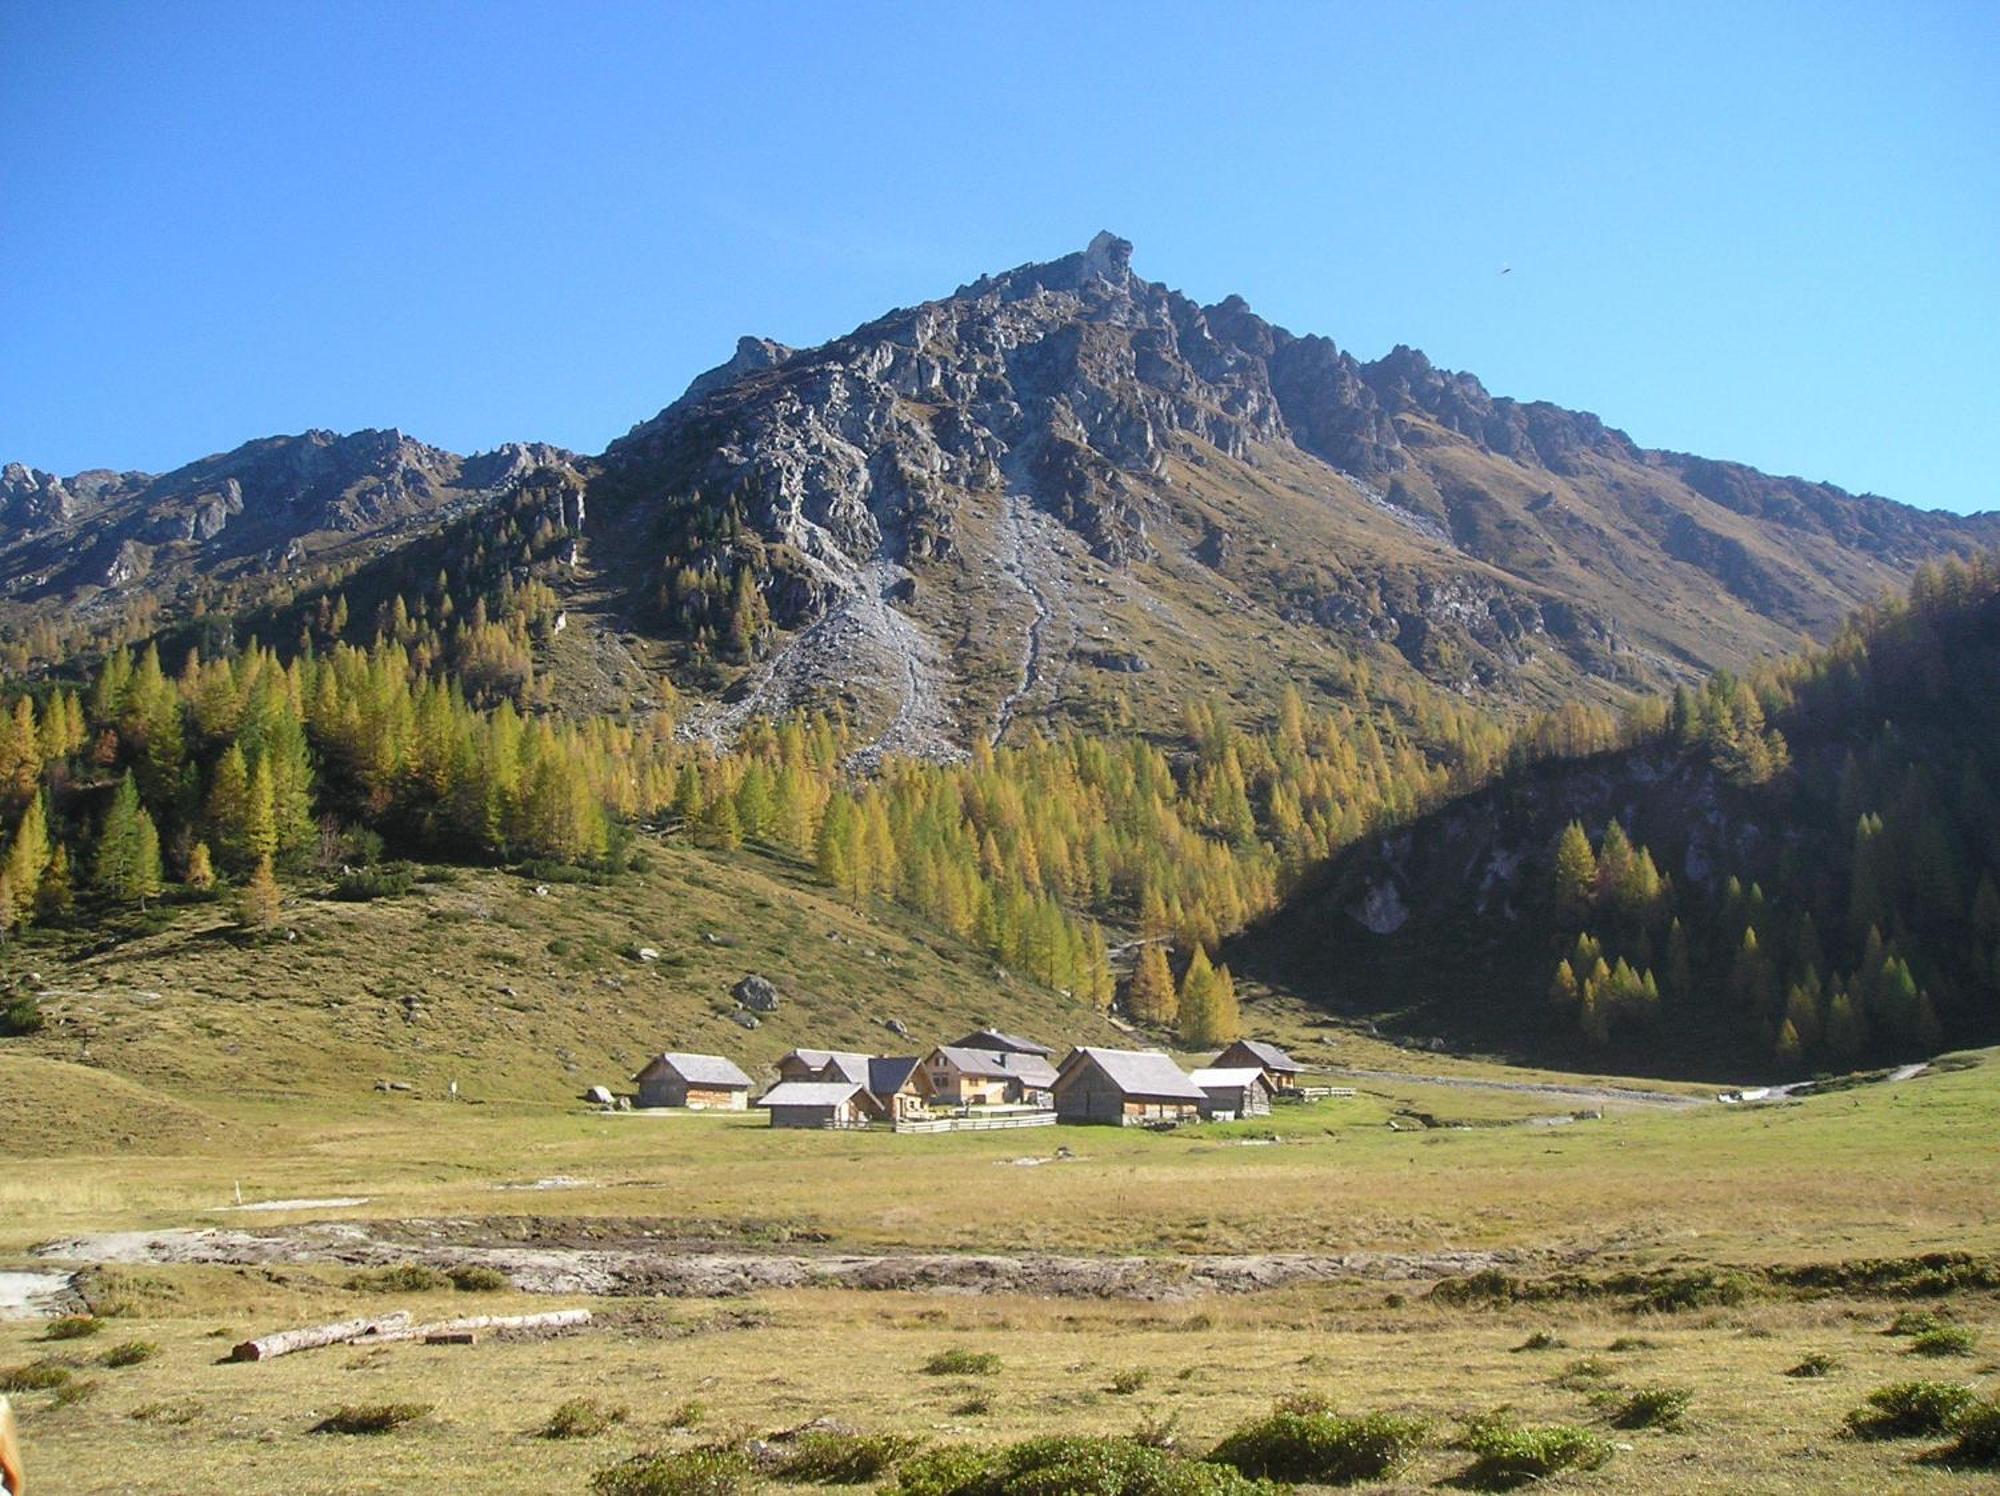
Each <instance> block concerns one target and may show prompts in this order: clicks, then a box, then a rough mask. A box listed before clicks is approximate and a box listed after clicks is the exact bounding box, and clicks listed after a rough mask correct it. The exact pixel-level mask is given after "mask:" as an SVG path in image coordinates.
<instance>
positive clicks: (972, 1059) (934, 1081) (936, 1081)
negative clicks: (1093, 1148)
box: [917, 1044, 1056, 1107]
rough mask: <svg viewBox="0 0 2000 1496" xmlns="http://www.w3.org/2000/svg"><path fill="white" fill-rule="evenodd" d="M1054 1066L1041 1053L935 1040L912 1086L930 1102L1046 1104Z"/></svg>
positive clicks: (964, 1104)
mask: <svg viewBox="0 0 2000 1496" xmlns="http://www.w3.org/2000/svg"><path fill="white" fill-rule="evenodd" d="M1055 1082H1056V1067H1055V1066H1053V1065H1051V1064H1050V1063H1049V1062H1048V1061H1047V1060H1046V1059H1044V1058H1042V1056H1040V1055H1033V1054H1010V1053H1008V1052H1006V1051H1004V1050H998V1049H962V1048H960V1047H959V1046H958V1045H955V1044H940V1045H939V1046H938V1047H937V1048H936V1049H933V1050H932V1051H931V1052H930V1053H929V1054H928V1055H926V1056H924V1062H923V1064H922V1065H920V1066H918V1067H917V1085H918V1088H919V1090H920V1091H921V1092H922V1094H923V1098H924V1100H925V1102H926V1103H928V1104H929V1105H931V1106H946V1107H950V1106H1038V1105H1046V1104H1047V1103H1048V1099H1049V1092H1050V1090H1051V1089H1052V1088H1053V1087H1054V1085H1055Z"/></svg>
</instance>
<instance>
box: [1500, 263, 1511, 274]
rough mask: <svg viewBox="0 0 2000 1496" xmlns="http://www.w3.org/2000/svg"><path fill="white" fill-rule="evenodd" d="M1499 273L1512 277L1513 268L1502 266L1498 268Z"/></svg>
mask: <svg viewBox="0 0 2000 1496" xmlns="http://www.w3.org/2000/svg"><path fill="white" fill-rule="evenodd" d="M1500 273H1501V274H1502V275H1512V274H1513V273H1514V267H1513V266H1512V265H1502V266H1501V267H1500Z"/></svg>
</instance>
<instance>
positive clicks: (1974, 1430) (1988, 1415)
mask: <svg viewBox="0 0 2000 1496" xmlns="http://www.w3.org/2000/svg"><path fill="white" fill-rule="evenodd" d="M1952 1429H1953V1431H1954V1432H1955V1433H1957V1435H1958V1438H1957V1440H1956V1441H1955V1442H1954V1443H1951V1444H1948V1445H1946V1446H1945V1447H1944V1448H1943V1449H1941V1450H1939V1451H1938V1453H1937V1460H1938V1463H1940V1464H1944V1465H1972V1466H1977V1467H1979V1468H1980V1469H1991V1468H1993V1467H1994V1466H1996V1465H2000V1398H1989V1399H1988V1400H1987V1401H1985V1402H1982V1403H1975V1404H1973V1405H1972V1406H1971V1407H1969V1408H1967V1409H1966V1410H1965V1411H1964V1412H1962V1413H1960V1414H1959V1415H1958V1417H1957V1418H1956V1419H1954V1420H1953V1421H1952Z"/></svg>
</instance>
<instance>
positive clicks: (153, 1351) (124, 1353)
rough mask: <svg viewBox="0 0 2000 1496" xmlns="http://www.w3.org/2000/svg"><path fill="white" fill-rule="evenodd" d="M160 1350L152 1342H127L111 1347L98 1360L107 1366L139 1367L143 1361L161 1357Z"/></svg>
mask: <svg viewBox="0 0 2000 1496" xmlns="http://www.w3.org/2000/svg"><path fill="white" fill-rule="evenodd" d="M159 1353H160V1348H159V1347H158V1346H157V1345H155V1344H153V1342H152V1341H150V1340H126V1341H122V1342H120V1343H119V1344H117V1345H114V1346H112V1347H111V1349H110V1350H108V1351H106V1352H105V1353H104V1354H103V1355H102V1356H100V1357H99V1358H98V1359H99V1360H100V1361H101V1362H102V1363H103V1364H104V1365H106V1366H109V1367H113V1368H116V1367H120V1366H137V1365H138V1364H139V1363H140V1362H141V1361H150V1360H152V1359H153V1357H155V1356H157V1355H159Z"/></svg>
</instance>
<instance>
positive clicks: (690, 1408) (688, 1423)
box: [667, 1397, 708, 1428]
mask: <svg viewBox="0 0 2000 1496" xmlns="http://www.w3.org/2000/svg"><path fill="white" fill-rule="evenodd" d="M707 1416H708V1404H707V1403H705V1402H703V1401H701V1399H700V1398H696V1397H690V1398H689V1399H688V1400H687V1401H686V1402H684V1403H681V1404H680V1405H679V1406H677V1407H676V1408H674V1410H673V1411H672V1412H670V1413H668V1414H667V1427H668V1428H695V1427H698V1426H699V1425H700V1423H701V1421H702V1419H704V1418H706V1417H707Z"/></svg>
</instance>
